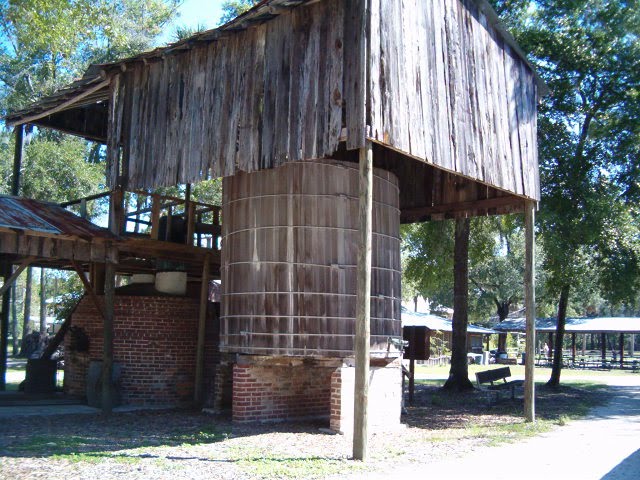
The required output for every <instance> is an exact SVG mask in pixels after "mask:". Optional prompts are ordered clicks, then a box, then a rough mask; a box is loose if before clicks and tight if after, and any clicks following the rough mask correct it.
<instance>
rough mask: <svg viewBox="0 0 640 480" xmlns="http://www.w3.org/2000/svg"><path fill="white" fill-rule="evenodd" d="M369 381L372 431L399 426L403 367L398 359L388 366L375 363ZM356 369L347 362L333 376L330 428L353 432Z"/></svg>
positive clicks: (387, 429) (347, 432) (348, 432)
mask: <svg viewBox="0 0 640 480" xmlns="http://www.w3.org/2000/svg"><path fill="white" fill-rule="evenodd" d="M370 372H371V374H370V377H369V378H370V383H369V415H368V417H369V431H370V432H384V431H389V430H394V429H397V428H399V427H400V414H401V408H402V368H401V363H400V361H399V360H396V361H394V362H392V363H390V364H388V365H386V366H372V367H371V370H370ZM354 380H355V368H354V367H353V366H352V365H349V364H348V363H345V364H344V365H343V366H342V367H339V368H337V369H336V370H335V371H334V372H333V374H332V375H331V417H330V424H329V428H331V430H333V431H335V432H340V433H342V434H344V435H347V436H351V435H352V434H353V393H354V392H353V391H354Z"/></svg>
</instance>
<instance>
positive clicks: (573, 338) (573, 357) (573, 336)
mask: <svg viewBox="0 0 640 480" xmlns="http://www.w3.org/2000/svg"><path fill="white" fill-rule="evenodd" d="M571 363H576V334H575V332H574V333H572V334H571Z"/></svg>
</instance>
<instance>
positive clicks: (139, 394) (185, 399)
mask: <svg viewBox="0 0 640 480" xmlns="http://www.w3.org/2000/svg"><path fill="white" fill-rule="evenodd" d="M101 300H102V298H101ZM114 302H115V304H114V344H113V355H114V362H117V363H119V364H120V365H121V367H122V370H121V371H122V373H121V378H120V391H121V398H122V403H123V404H128V405H149V406H152V405H176V406H177V405H185V404H188V403H190V402H191V401H192V400H193V388H194V378H195V377H194V375H195V361H196V340H197V324H198V304H199V303H198V300H197V299H194V298H187V297H155V296H120V295H116V296H115V299H114ZM210 310H211V309H210ZM213 317H214V315H210V316H209V319H208V321H207V333H206V338H207V340H206V344H205V392H206V395H205V396H207V395H208V396H211V393H210V392H208V393H207V390H211V389H212V388H213V387H214V383H215V380H214V379H213V378H212V377H213V375H215V363H216V361H217V360H218V353H217V345H218V331H219V329H218V328H216V325H217V324H216V320H214V318H213ZM72 325H75V326H78V327H81V328H83V329H84V330H85V332H86V334H87V335H88V337H89V339H90V347H89V351H88V352H86V353H80V352H72V351H70V350H69V348H68V347H69V338H68V337H69V336H67V338H66V339H65V352H66V353H65V391H66V392H67V393H69V394H75V395H84V394H85V392H86V374H87V369H88V366H89V363H90V362H91V361H93V360H97V361H100V360H101V359H102V317H101V316H100V315H99V314H98V312H97V310H96V308H95V306H94V305H93V303H92V302H91V300H90V298H89V297H84V298H83V299H82V300H81V301H80V303H79V304H78V306H77V308H76V309H75V311H74V313H73V315H72Z"/></svg>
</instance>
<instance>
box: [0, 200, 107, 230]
mask: <svg viewBox="0 0 640 480" xmlns="http://www.w3.org/2000/svg"><path fill="white" fill-rule="evenodd" d="M0 230H11V231H20V232H25V233H32V234H36V235H47V236H60V237H69V238H79V239H82V240H87V241H89V240H92V239H94V238H102V239H105V240H115V238H116V237H115V236H114V235H113V234H112V233H111V232H109V230H107V229H106V228H101V227H98V226H96V225H94V224H92V223H91V222H89V221H87V220H84V219H82V218H80V217H78V216H77V215H74V214H73V213H71V212H69V211H67V210H65V209H64V208H62V207H61V206H59V205H57V204H55V203H47V202H41V201H38V200H33V199H30V198H24V197H13V196H9V195H0Z"/></svg>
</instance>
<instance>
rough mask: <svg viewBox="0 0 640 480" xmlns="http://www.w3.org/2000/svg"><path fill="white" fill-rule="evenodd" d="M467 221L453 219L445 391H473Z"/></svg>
mask: <svg viewBox="0 0 640 480" xmlns="http://www.w3.org/2000/svg"><path fill="white" fill-rule="evenodd" d="M469 224H470V222H469V219H468V218H463V219H457V220H456V232H455V246H454V253H453V325H452V330H453V332H452V333H451V369H450V371H449V378H448V379H447V381H446V382H445V384H444V386H443V387H442V388H444V389H445V390H456V391H458V392H462V391H466V390H473V385H472V384H471V381H469V367H468V364H467V324H468V322H469V319H468V300H469Z"/></svg>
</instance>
